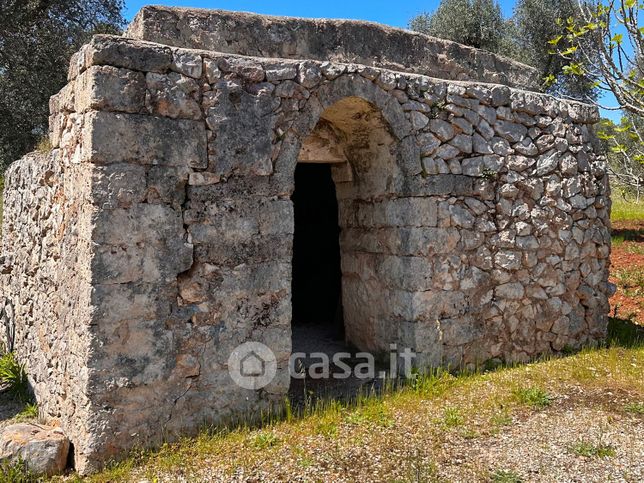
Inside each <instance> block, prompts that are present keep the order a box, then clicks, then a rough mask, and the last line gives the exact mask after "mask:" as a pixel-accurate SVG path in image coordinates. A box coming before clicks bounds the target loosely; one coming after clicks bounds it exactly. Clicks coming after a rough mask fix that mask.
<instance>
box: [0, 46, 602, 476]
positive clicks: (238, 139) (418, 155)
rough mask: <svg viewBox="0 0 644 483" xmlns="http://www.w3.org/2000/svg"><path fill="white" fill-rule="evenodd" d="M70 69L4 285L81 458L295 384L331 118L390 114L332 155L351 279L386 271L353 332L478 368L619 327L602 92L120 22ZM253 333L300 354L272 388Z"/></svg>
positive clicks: (281, 355)
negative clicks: (293, 56)
mask: <svg viewBox="0 0 644 483" xmlns="http://www.w3.org/2000/svg"><path fill="white" fill-rule="evenodd" d="M69 81H70V82H69V84H68V86H67V87H66V88H65V89H63V91H61V93H60V94H58V95H57V96H55V97H54V98H53V100H52V117H51V123H50V126H51V140H52V144H53V145H54V152H53V153H52V155H51V156H49V157H46V158H44V159H46V161H42V160H40V159H42V158H34V157H28V158H25V159H23V160H21V161H18V162H17V163H16V164H15V165H14V166H13V167H12V168H11V170H10V171H9V175H8V177H7V185H6V199H5V219H4V225H3V253H4V254H5V255H4V256H5V266H6V267H5V268H3V273H2V278H1V285H2V294H3V297H4V302H3V303H4V305H5V306H6V305H7V304H9V305H11V306H12V307H13V315H12V318H13V321H14V322H13V323H14V324H15V325H16V328H17V329H16V332H17V334H18V336H17V338H16V347H17V351H18V354H19V357H20V358H21V360H23V361H24V362H26V364H27V366H28V369H29V373H30V378H31V381H32V383H33V385H34V389H35V392H36V396H37V398H38V401H39V404H40V406H41V407H42V408H43V409H44V412H45V415H46V416H47V417H48V418H49V419H52V420H59V421H60V424H61V425H62V426H63V428H64V430H65V432H66V433H67V434H68V435H69V436H70V439H71V440H72V442H73V444H74V450H75V458H76V464H77V468H78V469H79V470H80V471H81V472H89V471H92V470H94V469H96V468H98V467H100V466H101V465H102V464H103V463H104V462H105V461H107V460H109V459H110V458H115V457H119V456H120V455H122V454H123V452H124V451H125V450H127V449H130V448H132V447H134V446H140V445H145V446H153V445H156V444H159V443H161V442H162V441H163V439H164V438H165V439H172V438H174V437H176V435H179V434H189V433H192V432H195V431H197V430H198V428H199V427H200V426H201V425H202V424H203V423H204V422H209V423H218V422H222V421H225V420H227V419H229V418H231V417H234V416H235V415H240V414H245V415H247V417H252V415H253V414H255V415H257V414H258V413H259V412H260V411H262V410H265V409H267V408H268V407H270V406H271V405H273V404H276V403H279V402H280V401H282V399H283V397H284V395H285V394H286V391H287V390H288V385H289V374H288V368H287V362H288V357H289V355H290V351H291V340H290V333H291V332H290V331H291V329H290V317H291V313H290V311H291V307H290V290H291V287H290V283H291V257H292V236H293V207H292V203H291V201H290V196H291V194H292V192H293V189H294V186H293V183H294V180H293V174H294V170H295V165H296V163H297V162H298V158H299V156H300V154H301V153H302V147H303V145H304V146H306V145H307V143H306V140H307V139H308V138H309V136H310V135H311V134H312V133H313V132H314V130H315V128H316V126H318V124H319V122H320V119H321V118H323V117H325V116H326V117H327V118H328V119H327V120H329V121H330V122H334V121H335V122H336V124H338V125H339V126H340V127H342V126H343V124H342V122H343V121H342V120H343V119H345V118H344V117H343V116H342V113H345V114H346V113H347V112H353V113H354V114H356V115H364V114H368V116H372V117H371V120H369V119H366V120H364V122H359V123H357V125H360V126H364V125H372V126H374V130H367V131H366V135H365V136H363V137H360V136H358V137H357V138H356V139H358V140H359V141H360V142H357V141H356V142H351V137H350V136H349V141H348V142H347V143H346V144H345V145H344V146H345V147H347V149H344V150H343V153H342V154H343V155H344V156H345V157H346V158H347V164H346V165H345V166H344V168H340V167H338V168H337V169H336V172H335V173H334V176H335V179H336V183H337V187H338V198H339V204H340V219H341V224H342V228H343V230H342V234H341V244H342V249H343V255H344V256H343V260H342V263H343V267H342V268H343V272H344V273H345V281H346V287H347V288H346V289H345V299H346V298H352V297H353V296H354V294H359V293H360V290H365V292H364V296H363V297H361V298H360V299H359V300H361V301H362V302H361V303H358V304H354V306H351V301H350V300H349V301H347V300H345V304H347V305H346V307H347V309H346V310H347V311H348V312H349V313H350V312H351V311H355V313H356V314H359V316H356V318H358V317H359V318H360V319H364V320H369V324H371V325H370V326H369V327H370V328H371V331H370V332H369V331H363V330H360V331H359V332H360V333H358V331H356V333H355V334H351V333H350V337H353V338H354V341H355V342H356V344H357V345H358V346H361V345H362V346H364V347H365V348H368V349H371V350H378V349H380V348H382V347H383V346H384V345H385V344H388V343H392V342H395V343H398V345H399V346H400V347H409V348H411V349H412V350H414V351H415V352H417V353H418V358H417V360H416V363H417V364H418V365H419V366H420V367H421V368H427V367H430V366H436V365H444V366H449V367H474V366H476V365H480V364H483V363H486V362H487V361H495V360H496V361H500V360H504V361H507V362H512V361H525V360H529V359H530V358H533V357H536V356H537V355H539V354H542V353H547V352H552V351H559V350H562V349H564V348H565V347H567V346H571V347H579V346H580V345H582V344H588V343H594V342H595V341H597V340H600V339H601V338H602V337H603V336H604V335H605V330H606V314H607V311H608V303H607V297H608V294H609V285H608V282H607V277H608V255H609V246H610V245H609V243H610V235H609V208H610V202H609V187H608V177H607V174H606V170H605V164H604V160H603V159H601V158H600V157H598V156H597V155H596V152H595V149H594V148H593V139H594V138H593V129H592V125H593V124H594V123H595V122H597V120H598V114H597V112H596V110H594V109H593V108H591V107H589V106H585V105H582V104H578V103H574V102H566V101H562V100H559V99H555V98H553V97H550V96H547V95H543V94H537V93H532V92H525V91H521V90H517V89H512V88H509V87H507V86H503V85H495V84H483V83H477V82H456V81H447V80H439V79H433V78H430V77H426V76H423V75H417V74H414V73H407V72H395V71H391V70H386V69H380V68H374V67H369V66H362V65H357V64H344V63H331V62H320V61H310V60H309V61H300V60H276V59H264V58H251V57H243V56H237V55H230V54H219V53H215V52H211V51H198V50H189V49H182V48H175V47H168V46H165V45H160V44H153V43H149V42H143V41H138V40H133V39H126V38H121V37H110V36H97V37H95V38H94V39H93V40H92V42H90V43H89V44H88V45H86V46H84V47H83V48H82V49H81V51H80V52H79V53H78V54H77V55H76V56H75V57H74V59H73V62H72V65H71V67H70V76H69ZM347 99H349V101H347ZM352 103H357V104H358V105H359V106H360V109H357V110H356V109H355V108H354V107H351V105H352ZM351 109H354V110H353V111H352V110H351ZM325 112H326V114H325ZM329 113H330V114H329ZM370 122H371V123H374V122H375V123H376V124H370ZM351 125H353V124H351ZM340 130H341V131H342V129H340ZM343 132H345V133H347V132H349V134H351V128H350V126H347V125H344V131H343ZM373 133H379V135H378V136H373V135H372V134H373ZM365 154H368V155H365ZM35 160H38V161H35ZM50 171H51V172H52V173H54V177H52V176H51V175H50V174H49V172H50ZM34 196H38V197H41V198H38V199H39V202H38V204H34V203H32V202H31V201H30V200H32V198H33V197H34ZM37 256H39V257H42V259H41V260H36V258H35V257H37ZM41 274H45V275H46V276H41ZM350 274H354V275H355V277H354V278H355V280H360V282H359V284H358V285H357V286H356V288H355V291H354V289H352V288H351V284H352V281H351V277H350V276H349V275H350ZM52 280H53V281H52ZM346 290H348V292H346ZM29 300H33V301H34V302H36V301H39V303H34V304H33V308H31V307H32V306H31V304H30V302H28V301H29ZM365 304H366V305H368V307H365V306H364V305H365ZM248 340H255V341H260V342H263V343H264V344H266V345H267V346H269V347H270V348H271V349H272V350H273V351H274V353H275V354H276V359H277V361H278V372H277V377H276V378H275V380H274V381H273V382H272V383H271V384H270V385H269V386H267V387H265V388H264V389H262V390H259V391H251V390H246V389H242V388H240V387H238V386H236V385H235V384H234V383H233V381H232V380H231V378H230V376H229V374H228V370H227V359H228V356H229V354H230V352H231V351H232V349H233V348H234V347H236V346H237V345H238V344H240V343H242V342H245V341H248ZM45 361H47V363H45ZM52 381H57V382H56V384H54V383H53V382H52ZM61 387H62V388H65V387H67V388H68V389H67V391H65V390H62V389H59V388H61Z"/></svg>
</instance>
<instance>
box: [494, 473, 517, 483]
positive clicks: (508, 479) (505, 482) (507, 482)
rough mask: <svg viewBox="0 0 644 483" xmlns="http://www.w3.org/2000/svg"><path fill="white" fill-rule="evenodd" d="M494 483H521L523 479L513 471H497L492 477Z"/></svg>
mask: <svg viewBox="0 0 644 483" xmlns="http://www.w3.org/2000/svg"><path fill="white" fill-rule="evenodd" d="M490 480H491V481H492V482H493V483H521V482H522V481H523V480H522V479H521V477H520V476H519V475H518V474H516V473H515V472H514V471H512V470H496V471H495V472H494V473H492V475H491V476H490Z"/></svg>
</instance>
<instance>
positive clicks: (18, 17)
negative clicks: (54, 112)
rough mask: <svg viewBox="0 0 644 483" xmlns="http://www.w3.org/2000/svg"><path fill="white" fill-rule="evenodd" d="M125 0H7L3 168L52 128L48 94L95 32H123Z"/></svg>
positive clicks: (2, 40) (0, 9)
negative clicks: (49, 124) (77, 51)
mask: <svg viewBox="0 0 644 483" xmlns="http://www.w3.org/2000/svg"><path fill="white" fill-rule="evenodd" d="M123 3H124V2H123V0H85V1H78V0H2V2H1V3H0V169H2V170H4V169H5V168H6V167H7V166H8V165H9V163H11V162H13V161H14V160H16V159H18V158H19V157H20V156H21V155H23V154H24V153H26V152H28V151H29V150H31V149H33V147H34V146H35V144H36V143H37V142H38V141H39V139H41V138H42V137H43V136H44V135H45V134H46V133H47V125H48V116H49V97H50V96H52V95H53V94H55V93H56V92H58V91H59V90H60V89H61V88H62V87H63V86H64V85H65V83H66V82H67V66H68V63H69V58H70V57H71V55H72V54H73V53H74V52H75V51H76V50H78V48H79V47H80V46H81V45H82V44H83V43H85V42H86V41H87V40H88V39H89V38H90V37H91V35H93V34H95V33H118V32H119V31H120V29H121V28H122V26H123V25H124V20H123V17H122V16H121V10H122V8H123Z"/></svg>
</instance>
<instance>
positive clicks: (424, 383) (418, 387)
mask: <svg viewBox="0 0 644 483" xmlns="http://www.w3.org/2000/svg"><path fill="white" fill-rule="evenodd" d="M455 380H456V378H455V377H454V376H453V375H452V374H450V373H449V372H447V371H445V370H443V369H435V370H432V371H430V372H429V373H426V374H421V373H420V372H418V370H417V369H416V368H414V369H412V374H411V377H410V383H409V384H410V387H411V389H412V390H413V391H414V392H415V393H417V394H419V395H421V396H423V397H435V396H439V395H441V394H443V393H444V392H445V391H446V390H447V389H448V388H449V387H450V385H451V383H453V382H454V381H455Z"/></svg>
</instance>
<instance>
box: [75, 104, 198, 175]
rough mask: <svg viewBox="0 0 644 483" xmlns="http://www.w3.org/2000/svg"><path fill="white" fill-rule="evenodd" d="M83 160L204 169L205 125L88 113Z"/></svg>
mask: <svg viewBox="0 0 644 483" xmlns="http://www.w3.org/2000/svg"><path fill="white" fill-rule="evenodd" d="M83 130H84V133H85V137H84V139H83V141H82V157H83V159H84V160H85V161H89V162H92V163H95V164H111V163H134V164H157V165H163V166H185V167H188V166H189V167H193V168H205V167H207V166H208V160H207V155H206V129H205V126H204V125H203V123H201V122H198V121H190V120H183V119H167V118H163V117H153V116H145V115H139V114H120V113H113V112H100V111H92V112H89V113H87V114H85V117H84V127H83Z"/></svg>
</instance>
